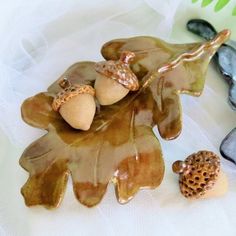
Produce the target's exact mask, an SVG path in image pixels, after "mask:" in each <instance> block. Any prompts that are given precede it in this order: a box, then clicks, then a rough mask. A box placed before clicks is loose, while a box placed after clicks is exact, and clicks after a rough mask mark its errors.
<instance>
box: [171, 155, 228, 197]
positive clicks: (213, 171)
mask: <svg viewBox="0 0 236 236" xmlns="http://www.w3.org/2000/svg"><path fill="white" fill-rule="evenodd" d="M172 170H173V172H175V173H176V174H179V187H180V191H181V193H182V194H183V195H184V196H185V197H186V198H189V199H199V198H201V199H202V198H212V197H220V196H223V195H225V193H226V192H227V190H228V179H227V177H226V175H225V174H224V172H223V171H222V170H221V168H220V158H219V157H218V156H217V155H216V154H215V153H213V152H210V151H199V152H198V153H194V154H192V155H190V156H188V157H187V158H186V160H185V161H176V162H174V163H173V165H172Z"/></svg>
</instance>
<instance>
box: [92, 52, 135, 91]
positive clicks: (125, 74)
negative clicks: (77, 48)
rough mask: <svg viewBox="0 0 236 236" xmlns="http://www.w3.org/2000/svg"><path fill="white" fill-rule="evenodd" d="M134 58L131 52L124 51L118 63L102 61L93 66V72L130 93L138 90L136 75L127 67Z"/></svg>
mask: <svg viewBox="0 0 236 236" xmlns="http://www.w3.org/2000/svg"><path fill="white" fill-rule="evenodd" d="M134 57H135V54H134V53H133V52H129V51H124V52H122V53H121V56H120V59H119V60H118V61H112V60H110V61H102V62H98V63H96V64H95V70H96V71H97V72H98V73H100V74H102V75H104V76H106V77H108V78H110V79H113V80H115V81H117V82H118V83H120V84H122V85H123V86H124V87H125V88H127V89H128V90H130V91H136V90H138V89H139V82H138V79H137V77H136V75H135V74H134V73H133V71H132V70H131V69H130V67H129V63H130V61H131V60H132V59H133V58H134Z"/></svg>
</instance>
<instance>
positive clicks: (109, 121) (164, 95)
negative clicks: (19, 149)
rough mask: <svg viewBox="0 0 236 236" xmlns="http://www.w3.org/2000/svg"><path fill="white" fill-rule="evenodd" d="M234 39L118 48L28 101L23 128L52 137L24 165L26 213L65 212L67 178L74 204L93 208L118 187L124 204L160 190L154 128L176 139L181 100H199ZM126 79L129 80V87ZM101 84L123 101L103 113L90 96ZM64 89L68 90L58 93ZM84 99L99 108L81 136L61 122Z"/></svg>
mask: <svg viewBox="0 0 236 236" xmlns="http://www.w3.org/2000/svg"><path fill="white" fill-rule="evenodd" d="M229 35H230V33H229V31H228V30H224V31H222V32H220V33H219V34H217V35H216V37H215V38H214V39H212V40H210V41H207V42H204V43H191V44H169V43H166V42H164V41H162V40H160V39H157V38H154V37H134V38H128V39H117V40H112V41H110V42H108V43H106V44H105V45H104V46H103V47H102V50H101V53H102V55H103V57H104V58H105V59H106V60H107V61H105V62H99V64H97V63H95V62H78V63H76V64H74V65H72V66H71V67H70V68H69V69H67V70H66V71H65V72H64V74H63V75H62V76H61V77H60V78H59V79H58V80H57V81H56V82H55V83H53V84H52V85H51V86H49V88H48V90H47V91H46V92H42V93H39V94H37V95H35V96H33V97H31V98H28V99H27V100H26V101H25V102H24V103H23V105H22V108H21V109H22V118H23V120H24V121H25V122H26V123H28V124H29V125H31V126H33V127H36V128H40V129H45V130H47V134H45V135H44V136H43V137H41V138H39V139H38V140H36V141H34V142H33V143H32V144H31V145H30V146H29V147H27V148H26V150H25V151H24V153H23V154H22V156H21V158H20V165H21V166H22V167H23V168H24V169H25V170H26V171H27V172H29V178H28V180H27V182H26V183H25V185H24V186H23V187H22V189H21V192H22V195H23V197H24V199H25V203H26V205H27V206H34V205H43V206H45V207H47V208H54V207H57V206H59V204H60V203H61V201H62V199H63V195H64V192H65V188H66V185H67V182H68V178H69V176H71V178H72V182H73V189H74V193H75V196H76V198H77V199H78V200H79V202H80V203H82V204H83V205H85V206H87V207H93V206H95V205H97V204H98V203H99V202H100V201H101V200H102V198H103V196H104V194H105V192H106V189H107V185H108V184H109V182H111V183H113V184H114V185H115V191H116V196H117V199H118V201H119V203H127V202H128V201H130V200H131V199H132V198H133V197H134V196H135V194H136V193H137V192H138V191H139V190H140V189H144V188H149V189H154V188H157V187H158V186H159V185H160V184H161V182H162V179H163V175H164V160H163V156H162V151H161V146H160V144H159V141H158V139H157V138H156V136H155V135H154V133H153V131H152V128H153V127H154V126H155V125H157V127H158V130H159V133H160V135H161V137H162V138H164V139H166V140H171V139H174V138H176V137H178V135H179V134H180V132H181V127H182V124H181V106H180V99H179V94H181V93H185V94H189V95H193V96H199V95H200V94H201V92H202V90H203V87H204V81H205V75H206V71H207V67H208V64H209V62H210V60H211V58H212V56H213V55H214V54H215V52H216V50H217V49H218V48H219V47H220V46H221V44H222V43H224V42H225V41H226V40H227V39H228V38H229ZM124 52H126V53H125V54H124ZM127 52H128V54H127ZM103 64H105V66H104V67H103ZM117 68H118V69H117ZM127 71H128V72H127ZM126 73H128V74H129V79H128V80H123V79H124V77H123V76H125V75H126ZM101 78H102V83H104V88H106V89H107V90H104V91H103V92H104V93H105V92H106V93H108V97H109V91H112V89H114V86H115V87H116V88H119V89H120V90H119V91H120V92H121V94H122V96H121V97H122V98H121V97H119V99H118V98H115V99H114V100H112V104H111V101H109V104H111V105H108V104H104V106H103V105H98V102H97V101H96V99H95V98H96V91H93V89H92V88H93V87H95V90H96V87H99V83H100V82H101V80H100V82H97V79H101ZM95 81H96V82H95ZM127 81H128V82H129V83H128V84H127ZM63 83H67V84H68V86H69V87H66V86H60V85H62V84H63ZM96 83H97V85H96ZM77 85H83V86H86V85H87V86H90V87H91V88H90V87H82V88H81V87H78V86H77ZM95 85H96V86H95ZM71 86H72V87H71ZM73 86H74V87H75V88H73ZM106 86H107V87H106ZM120 86H124V88H125V89H126V90H122V89H123V87H120ZM65 87H66V88H65ZM65 89H67V90H66V91H65ZM73 89H75V90H73ZM87 89H88V90H87ZM100 89H103V87H102V86H100ZM109 89H110V90H109ZM68 91H69V92H73V91H75V96H74V95H73V96H72V97H67V94H66V96H65V97H63V96H64V95H65V93H67V92H68ZM100 92H101V90H100ZM58 94H61V95H63V96H62V97H60V98H65V100H63V103H59V106H56V107H57V108H58V109H59V112H58V110H55V109H53V107H52V104H53V102H54V101H55V98H57V96H58ZM101 94H102V93H101ZM101 94H100V95H101ZM70 95H71V93H70ZM83 95H89V96H90V101H91V104H93V100H94V101H95V104H96V106H97V107H95V108H96V112H95V115H94V117H93V116H91V117H92V118H91V120H92V122H91V124H90V126H89V128H88V126H84V127H86V128H85V129H84V130H81V129H76V128H73V127H72V126H71V125H70V123H69V122H67V121H66V119H63V116H62V115H63V114H64V113H65V117H67V118H68V116H66V115H68V113H66V112H68V111H70V109H69V108H68V107H67V108H68V110H66V112H65V109H63V111H64V113H63V112H62V111H61V110H60V109H61V108H62V106H64V105H66V104H68V106H69V105H70V104H72V103H69V102H71V101H75V100H76V99H79V98H80V99H85V98H86V97H88V96H83ZM101 96H102V95H101ZM101 96H100V99H101ZM72 99H74V100H72ZM116 99H118V100H119V101H118V102H114V101H117V100H116ZM98 100H99V97H98ZM60 101H61V100H59V102H60ZM106 101H107V100H106V99H105V102H106ZM81 104H84V103H81ZM61 105H62V106H61ZM60 113H62V114H60ZM82 113H83V112H81V111H80V114H78V115H83V114H82ZM69 114H70V112H69ZM90 114H91V115H93V113H92V112H91V113H90ZM69 118H70V117H69ZM81 119H82V118H81ZM68 121H69V120H68ZM73 121H74V120H73ZM86 129H87V130H86Z"/></svg>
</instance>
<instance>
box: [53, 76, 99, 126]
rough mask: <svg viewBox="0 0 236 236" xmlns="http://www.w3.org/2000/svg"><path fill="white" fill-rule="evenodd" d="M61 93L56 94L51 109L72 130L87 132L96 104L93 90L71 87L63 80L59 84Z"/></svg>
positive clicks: (84, 86) (86, 87) (87, 87)
mask: <svg viewBox="0 0 236 236" xmlns="http://www.w3.org/2000/svg"><path fill="white" fill-rule="evenodd" d="M60 86H61V87H62V88H63V91H62V92H60V93H58V94H57V96H56V97H55V98H54V100H53V103H52V108H53V109H54V110H55V111H59V113H60V114H61V116H62V117H63V119H64V120H65V121H66V122H67V123H68V124H69V125H70V126H72V127H73V128H75V129H81V130H88V129H89V128H90V126H91V124H92V121H93V118H94V115H95V111H96V104H95V100H94V95H95V90H94V88H93V87H91V86H90V85H77V84H75V85H72V84H70V83H69V81H68V80H66V79H64V80H63V81H61V82H60Z"/></svg>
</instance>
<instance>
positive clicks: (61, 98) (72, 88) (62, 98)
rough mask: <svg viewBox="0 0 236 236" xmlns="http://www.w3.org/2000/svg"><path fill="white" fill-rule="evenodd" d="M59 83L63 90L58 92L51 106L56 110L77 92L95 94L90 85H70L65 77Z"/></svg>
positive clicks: (77, 93)
mask: <svg viewBox="0 0 236 236" xmlns="http://www.w3.org/2000/svg"><path fill="white" fill-rule="evenodd" d="M59 84H60V86H61V87H62V88H63V90H62V91H61V92H59V93H58V94H57V95H56V97H55V98H54V100H53V103H52V108H53V110H55V111H58V110H59V109H60V107H61V106H62V105H63V104H65V103H66V102H67V101H69V100H70V99H71V98H73V97H75V96H77V95H79V94H90V95H91V96H95V89H94V88H93V87H92V86H90V85H85V84H73V85H72V84H70V82H69V81H68V80H67V79H63V80H62V81H61V82H60V83H59Z"/></svg>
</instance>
